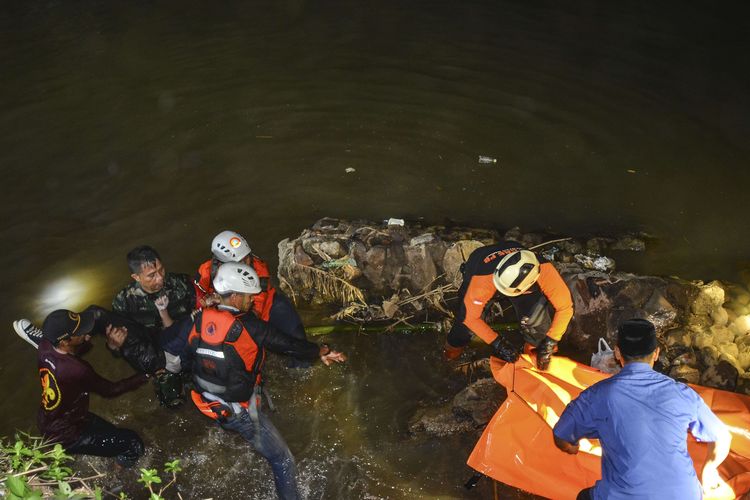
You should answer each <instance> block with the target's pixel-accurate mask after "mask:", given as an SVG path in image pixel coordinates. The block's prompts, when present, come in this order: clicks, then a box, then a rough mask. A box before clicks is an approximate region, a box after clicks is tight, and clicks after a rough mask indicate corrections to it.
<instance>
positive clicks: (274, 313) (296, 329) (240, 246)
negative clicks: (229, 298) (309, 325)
mask: <svg viewBox="0 0 750 500" xmlns="http://www.w3.org/2000/svg"><path fill="white" fill-rule="evenodd" d="M211 253H212V254H213V257H212V258H211V259H209V260H207V261H206V262H204V263H203V264H201V266H200V267H199V268H198V273H197V275H196V277H195V282H194V283H195V293H196V297H197V299H198V304H199V306H200V307H203V306H205V305H210V304H211V303H212V302H215V301H216V300H217V298H216V296H215V295H213V291H214V290H213V287H212V285H211V281H212V279H213V277H214V276H216V270H217V269H218V268H219V267H220V266H221V265H222V264H224V263H227V262H241V263H243V264H247V265H248V266H250V267H252V268H253V269H254V270H255V272H257V273H258V277H259V279H260V287H261V292H260V293H258V294H257V295H256V296H255V300H254V302H253V312H255V314H256V315H257V316H258V317H259V318H260V319H262V320H263V321H267V322H269V323H271V324H272V325H273V326H274V327H276V328H277V329H278V330H281V331H282V332H284V333H286V334H287V335H291V336H292V337H296V338H298V339H306V338H307V336H306V335H305V327H304V326H303V325H302V319H300V317H299V314H298V313H297V310H296V309H295V308H294V305H293V304H292V302H291V300H289V298H288V297H287V296H286V295H284V294H283V293H281V291H280V290H279V289H277V288H276V287H274V286H273V283H272V282H271V273H270V272H269V270H268V265H267V264H266V263H265V262H264V261H263V260H262V259H260V258H259V257H258V256H257V255H255V254H253V252H252V250H251V248H250V245H249V244H248V242H247V240H246V239H245V238H243V237H242V235H240V234H239V233H236V232H234V231H222V232H220V233H219V234H217V235H216V236H215V237H214V239H213V241H212V242H211Z"/></svg>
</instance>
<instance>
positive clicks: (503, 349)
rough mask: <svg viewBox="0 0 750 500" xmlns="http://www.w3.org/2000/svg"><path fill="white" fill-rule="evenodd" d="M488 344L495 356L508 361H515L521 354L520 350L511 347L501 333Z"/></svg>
mask: <svg viewBox="0 0 750 500" xmlns="http://www.w3.org/2000/svg"><path fill="white" fill-rule="evenodd" d="M490 346H492V350H493V351H494V352H495V356H497V357H498V358H500V359H502V360H503V361H507V362H508V363H515V362H516V361H518V357H519V356H520V355H521V352H520V351H519V350H518V349H516V348H515V347H513V346H512V345H511V344H510V342H508V341H507V340H506V339H505V337H503V336H502V335H498V336H497V338H496V339H495V340H493V341H492V343H491V344H490Z"/></svg>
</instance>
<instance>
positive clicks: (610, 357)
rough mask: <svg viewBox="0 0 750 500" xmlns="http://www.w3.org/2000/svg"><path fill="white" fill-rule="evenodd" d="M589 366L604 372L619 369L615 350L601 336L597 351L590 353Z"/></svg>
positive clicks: (615, 371)
mask: <svg viewBox="0 0 750 500" xmlns="http://www.w3.org/2000/svg"><path fill="white" fill-rule="evenodd" d="M591 366H593V367H594V368H596V369H597V370H599V371H602V372H604V373H617V372H619V371H620V363H618V362H617V360H616V359H615V352H614V351H613V350H612V348H611V347H609V344H607V341H606V340H604V339H603V338H600V339H599V351H598V352H595V353H594V354H592V355H591Z"/></svg>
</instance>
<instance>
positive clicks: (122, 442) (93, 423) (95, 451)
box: [65, 413, 144, 467]
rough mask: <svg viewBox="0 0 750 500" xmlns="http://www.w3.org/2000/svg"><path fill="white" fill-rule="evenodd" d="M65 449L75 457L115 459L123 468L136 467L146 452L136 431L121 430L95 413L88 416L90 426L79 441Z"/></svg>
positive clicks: (88, 425) (87, 426)
mask: <svg viewBox="0 0 750 500" xmlns="http://www.w3.org/2000/svg"><path fill="white" fill-rule="evenodd" d="M65 449H66V450H67V452H68V453H72V454H75V455H94V456H97V457H115V461H117V463H118V464H120V465H122V466H123V467H132V466H133V465H135V463H136V461H137V460H138V459H139V458H140V457H141V455H143V451H144V448H143V441H141V438H140V437H139V436H138V434H137V433H136V432H135V431H131V430H130V429H119V428H117V427H115V426H114V425H112V424H110V423H109V422H107V421H106V420H104V419H103V418H101V417H99V416H97V415H94V414H93V413H89V414H88V424H87V425H86V428H85V429H84V430H83V432H82V433H81V436H80V437H79V438H78V440H77V441H76V442H75V443H73V444H71V445H68V446H66V447H65Z"/></svg>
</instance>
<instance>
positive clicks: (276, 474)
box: [219, 409, 299, 500]
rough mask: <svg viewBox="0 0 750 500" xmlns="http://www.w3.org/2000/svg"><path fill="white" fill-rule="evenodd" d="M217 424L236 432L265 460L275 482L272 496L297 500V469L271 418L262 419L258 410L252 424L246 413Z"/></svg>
mask: <svg viewBox="0 0 750 500" xmlns="http://www.w3.org/2000/svg"><path fill="white" fill-rule="evenodd" d="M219 424H220V425H221V426H222V427H223V428H224V429H227V430H230V431H234V432H237V433H239V434H240V435H241V436H242V437H243V438H245V439H246V440H247V441H248V442H249V443H250V444H251V445H252V446H253V448H254V449H255V451H257V452H258V453H259V454H260V455H261V456H262V457H263V458H265V459H266V460H268V463H269V464H270V465H271V469H272V470H273V480H274V482H275V483H276V493H277V494H278V496H279V498H280V499H281V500H297V499H298V498H299V493H298V491H297V466H296V465H295V464H294V457H293V456H292V452H291V451H289V447H288V446H287V445H286V442H285V441H284V438H283V437H281V434H279V431H278V430H277V429H276V427H274V425H273V423H272V422H271V419H269V418H268V417H266V416H265V415H264V414H263V412H262V411H260V409H259V410H258V420H257V421H255V420H254V419H253V418H252V417H251V416H250V414H249V413H248V411H247V410H244V409H243V410H242V412H241V413H239V415H237V414H235V415H233V416H231V417H228V418H227V419H226V420H225V421H224V422H219Z"/></svg>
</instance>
